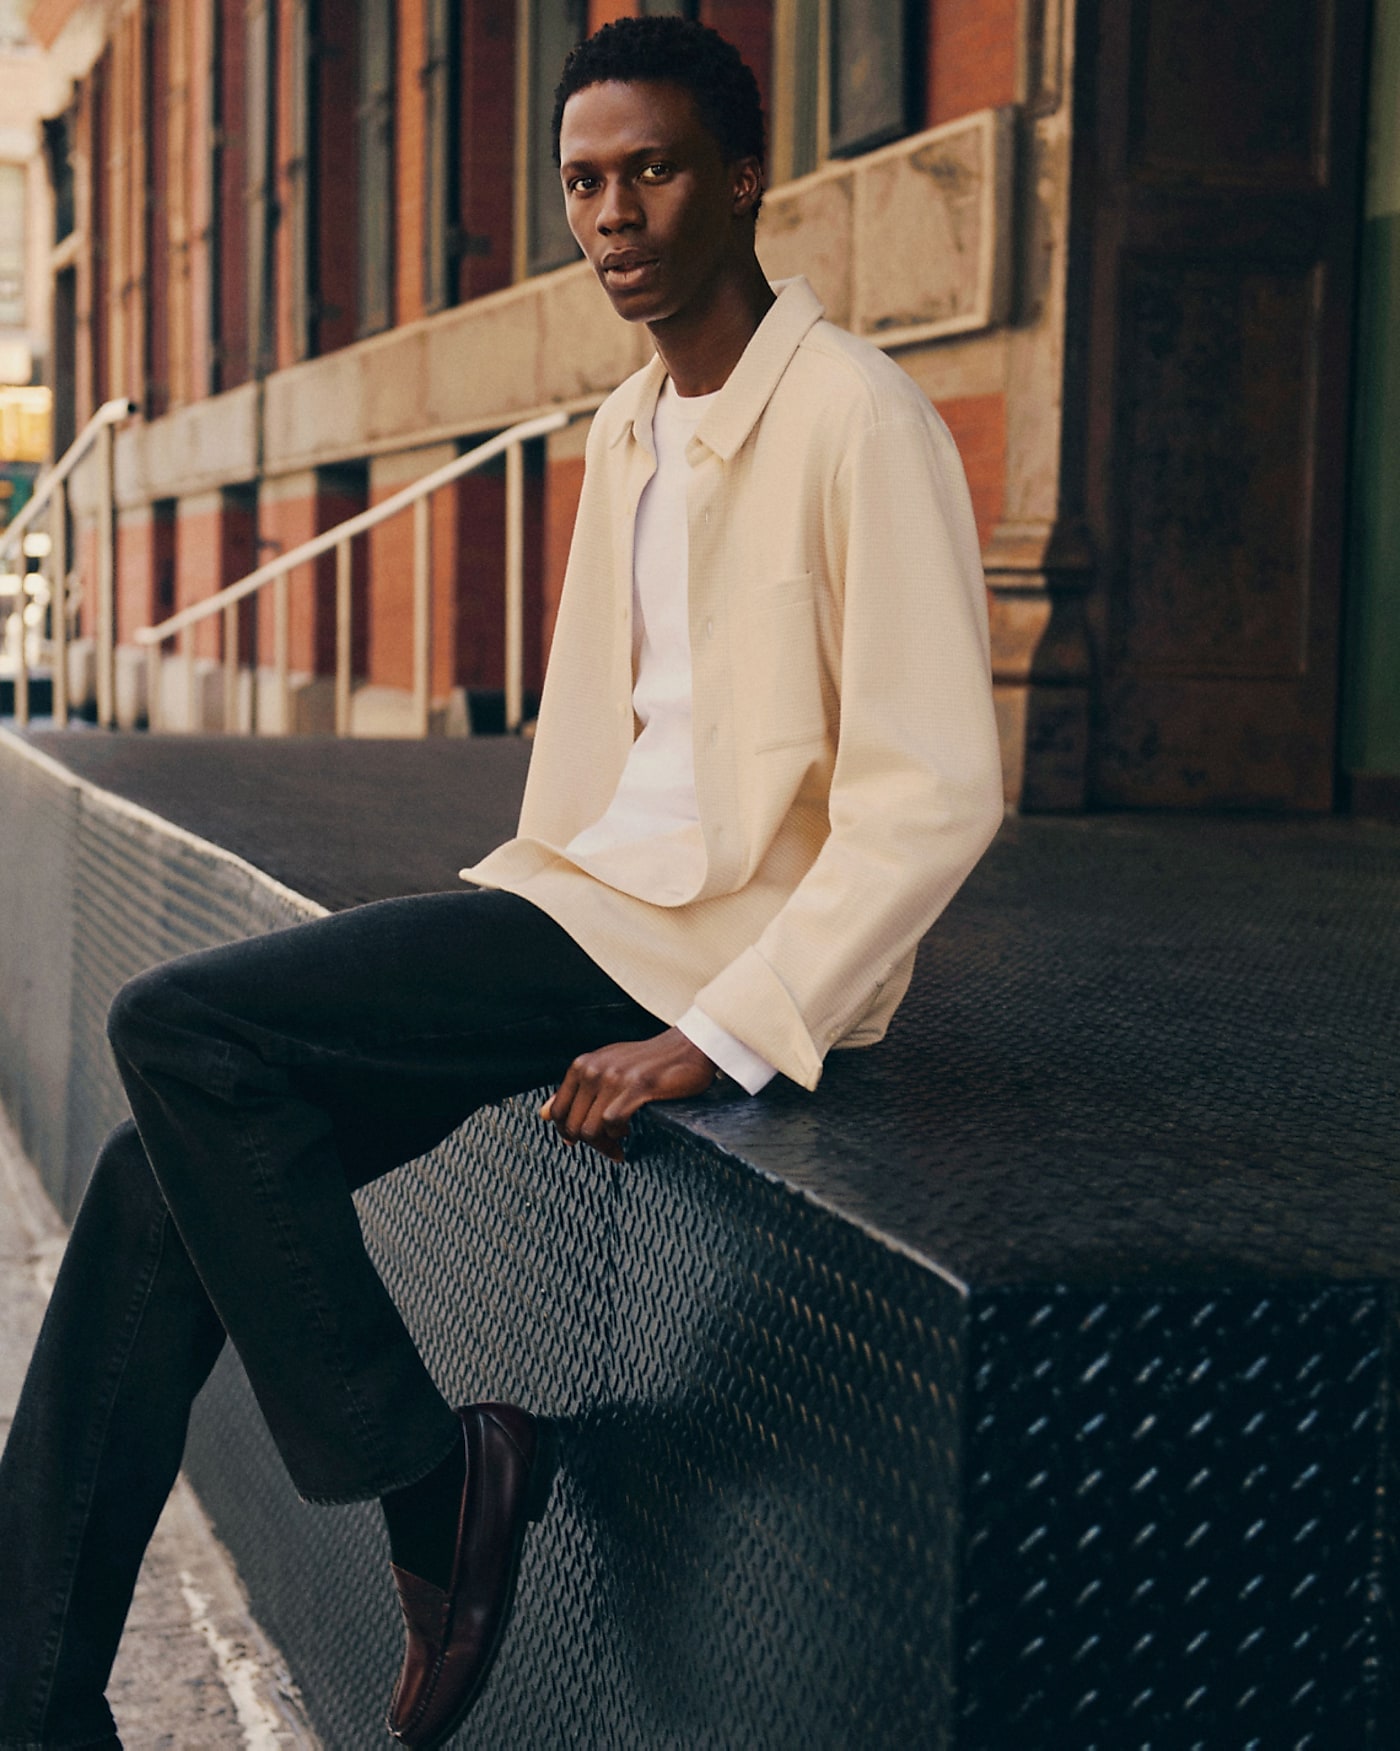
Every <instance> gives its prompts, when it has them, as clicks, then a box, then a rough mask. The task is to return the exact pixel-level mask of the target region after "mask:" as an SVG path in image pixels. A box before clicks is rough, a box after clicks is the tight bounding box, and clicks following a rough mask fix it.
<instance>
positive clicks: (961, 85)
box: [927, 0, 1019, 127]
mask: <svg viewBox="0 0 1400 1751" xmlns="http://www.w3.org/2000/svg"><path fill="white" fill-rule="evenodd" d="M1018 6H1019V0H930V6H929V26H928V121H927V126H929V127H934V126H935V125H936V124H937V123H939V122H948V121H952V120H953V119H954V118H955V117H957V116H965V115H970V114H971V113H972V111H973V110H977V109H987V108H989V107H990V106H992V105H995V104H1001V103H1014V102H1015V99H1016V39H1017V30H1018V20H1017V9H1018Z"/></svg>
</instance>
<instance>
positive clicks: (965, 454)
mask: <svg viewBox="0 0 1400 1751" xmlns="http://www.w3.org/2000/svg"><path fill="white" fill-rule="evenodd" d="M937 406H938V411H939V413H940V414H942V416H943V419H944V422H945V424H946V425H947V427H948V430H949V431H950V432H951V433H952V434H953V442H954V443H955V444H956V445H957V446H958V453H959V455H960V456H961V457H962V463H963V468H964V469H965V470H966V473H967V485H968V490H969V491H970V492H971V494H972V508H973V510H974V512H975V513H976V516H977V533H978V536H979V537H980V538H981V541H982V545H983V546H984V547H985V546H986V544H987V541H988V539H989V538H990V536H991V533H992V530H993V529H994V528H995V527H996V525H997V524H998V523H999V522H1000V521H1001V516H1002V510H1003V508H1004V504H1005V498H1006V397H1005V396H1004V395H962V396H956V397H953V398H951V399H949V400H947V401H940V402H939V403H938V404H937Z"/></svg>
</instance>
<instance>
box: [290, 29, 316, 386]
mask: <svg viewBox="0 0 1400 1751" xmlns="http://www.w3.org/2000/svg"><path fill="white" fill-rule="evenodd" d="M312 28H313V20H312V0H292V6H291V15H290V17H289V19H288V42H287V56H288V60H289V61H290V62H291V66H290V69H289V74H290V77H289V79H288V86H289V91H288V101H287V112H288V113H287V131H288V133H289V135H290V136H291V156H290V157H289V158H288V160H287V162H286V164H285V166H284V167H283V174H284V176H285V178H286V190H287V194H286V207H287V210H286V213H285V215H284V218H285V221H286V226H287V263H288V277H289V278H290V281H291V284H290V286H289V287H288V292H289V294H290V300H291V329H292V357H293V358H294V359H304V358H306V357H307V355H308V354H309V353H311V352H312V351H314V345H313V335H312V315H311V301H312V296H313V283H314V282H313V275H314V272H315V267H314V262H313V259H312V240H311V200H312V188H313V186H314V153H313V150H312V140H313V129H314V125H315V124H314V117H313V112H314V108H315V102H316V93H315V75H314V71H313V60H312V42H311V37H312Z"/></svg>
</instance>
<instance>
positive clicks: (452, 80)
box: [419, 0, 461, 310]
mask: <svg viewBox="0 0 1400 1751" xmlns="http://www.w3.org/2000/svg"><path fill="white" fill-rule="evenodd" d="M460 17H461V8H460V7H459V6H457V5H454V4H453V3H452V0H427V7H426V17H425V19H424V49H425V58H424V61H423V66H422V69H421V72H420V75H419V76H420V78H421V79H422V82H423V307H424V309H425V310H441V309H442V308H443V306H444V305H446V304H451V303H452V302H453V301H454V297H453V295H454V292H455V290H456V288H455V287H454V286H453V284H452V280H453V278H454V276H453V274H452V267H453V260H452V257H453V247H454V244H455V242H456V238H455V236H454V232H455V230H456V226H455V224H454V220H455V216H456V214H457V211H458V207H459V195H458V187H457V184H458V177H457V152H456V142H457V136H458V126H459V120H458V115H457V109H458V103H457V96H458V92H459V90H460V86H459V83H458V80H457V78H456V73H457V69H458V65H459V57H460V50H459V46H458V38H459V34H460Z"/></svg>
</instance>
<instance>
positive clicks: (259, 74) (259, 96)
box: [244, 0, 277, 376]
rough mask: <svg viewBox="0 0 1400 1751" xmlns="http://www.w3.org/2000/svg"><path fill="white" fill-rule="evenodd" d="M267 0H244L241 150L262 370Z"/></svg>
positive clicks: (252, 321)
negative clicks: (245, 173)
mask: <svg viewBox="0 0 1400 1751" xmlns="http://www.w3.org/2000/svg"><path fill="white" fill-rule="evenodd" d="M275 16H276V15H275V13H274V10H273V4H272V0H248V10H247V51H246V54H247V59H246V63H245V64H246V69H247V90H246V97H247V104H246V114H247V129H246V134H245V141H244V152H245V158H246V163H247V171H248V192H247V215H246V216H247V237H248V254H247V268H248V365H249V369H250V371H251V373H252V374H253V375H254V376H261V375H262V373H263V372H264V371H267V370H269V369H270V368H271V365H272V361H273V345H272V318H273V301H272V294H273V284H274V278H273V253H272V222H273V194H272V186H271V182H272V166H273V162H274V159H273V152H274V147H273V142H274V140H275V138H276V134H275V127H276V103H275V87H274V84H273V77H272V75H273V70H274V68H275V67H276V65H277V44H276V36H275V33H274V23H275Z"/></svg>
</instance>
